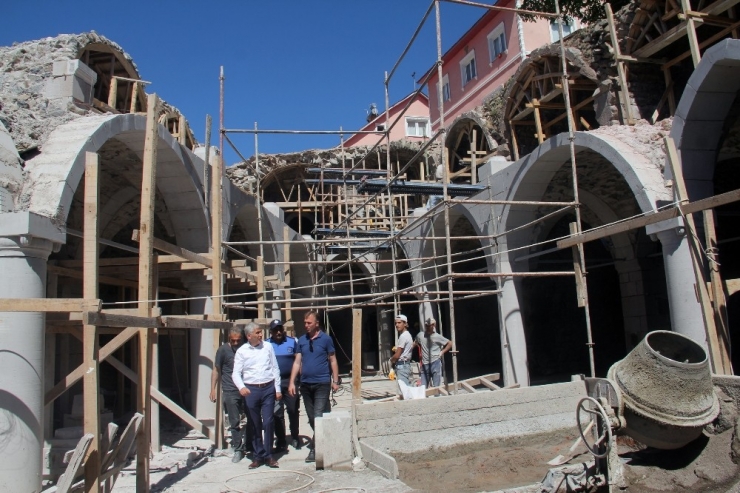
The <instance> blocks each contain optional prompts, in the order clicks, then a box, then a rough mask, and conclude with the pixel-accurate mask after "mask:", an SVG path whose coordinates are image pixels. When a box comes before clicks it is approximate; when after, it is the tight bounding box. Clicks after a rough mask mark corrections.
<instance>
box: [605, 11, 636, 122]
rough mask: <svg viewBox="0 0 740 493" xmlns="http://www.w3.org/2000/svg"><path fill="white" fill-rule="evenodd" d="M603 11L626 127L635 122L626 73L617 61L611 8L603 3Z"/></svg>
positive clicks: (617, 46) (617, 52) (621, 64)
mask: <svg viewBox="0 0 740 493" xmlns="http://www.w3.org/2000/svg"><path fill="white" fill-rule="evenodd" d="M604 9H605V10H606V20H607V22H608V23H609V36H610V37H611V40H612V45H613V48H614V55H615V56H616V64H617V74H618V76H619V85H620V88H619V99H620V102H621V103H622V111H623V114H624V120H625V121H624V123H626V124H627V125H634V124H635V120H634V118H632V103H631V101H630V92H629V86H628V85H627V73H626V71H625V68H624V62H623V61H621V60H620V59H619V56H620V55H621V54H622V53H621V51H620V49H619V38H618V37H617V29H616V25H615V23H614V13H613V12H612V7H611V5H609V4H608V3H604Z"/></svg>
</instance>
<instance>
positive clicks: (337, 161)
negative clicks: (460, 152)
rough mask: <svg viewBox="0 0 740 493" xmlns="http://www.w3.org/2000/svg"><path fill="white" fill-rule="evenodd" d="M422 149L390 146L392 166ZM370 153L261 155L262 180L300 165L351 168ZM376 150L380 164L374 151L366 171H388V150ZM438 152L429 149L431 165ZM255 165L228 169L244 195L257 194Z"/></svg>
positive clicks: (402, 143)
mask: <svg viewBox="0 0 740 493" xmlns="http://www.w3.org/2000/svg"><path fill="white" fill-rule="evenodd" d="M421 146H422V144H421V143H420V142H411V141H408V140H405V139H403V140H399V141H394V142H391V148H390V151H391V161H392V163H393V165H394V166H395V163H396V161H398V162H400V163H401V166H403V165H404V164H406V162H408V160H409V159H410V158H412V157H413V156H414V155H415V154H416V153H417V152H418V151H419V150H420V149H421ZM370 149H371V147H367V146H357V147H348V148H345V149H344V150H343V151H342V149H340V148H339V147H334V148H330V149H309V150H306V151H300V152H293V153H283V154H260V155H259V165H260V166H259V179H260V180H263V179H264V178H265V177H266V176H267V175H269V174H270V173H271V172H273V171H274V170H276V169H278V168H282V167H288V166H293V165H299V164H300V165H304V167H305V168H308V167H315V168H341V167H342V159H344V163H345V166H347V167H350V166H352V165H353V164H355V163H358V162H359V161H360V159H362V158H363V157H365V155H367V154H368V152H369V151H370ZM376 149H377V151H378V152H379V153H380V163H379V162H378V153H377V152H375V151H373V152H372V153H370V154H369V155H367V158H366V159H365V162H364V167H365V168H368V169H385V159H386V157H385V155H386V148H385V146H378V147H377V148H376ZM437 149H438V148H437V147H435V146H430V148H429V149H427V151H426V155H427V159H429V161H430V162H434V161H435V157H434V156H437V155H438V154H439V151H438V150H437ZM254 165H255V158H254V156H252V157H250V158H249V159H248V160H247V161H246V162H244V161H242V162H239V163H236V164H234V165H232V166H229V167H227V168H226V176H228V178H229V179H230V180H231V181H232V183H234V184H235V185H236V186H237V187H239V188H240V189H242V190H243V191H245V192H247V193H254V181H255V178H254V171H253V170H254V169H255V166H254Z"/></svg>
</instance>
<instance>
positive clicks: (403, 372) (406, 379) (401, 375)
mask: <svg viewBox="0 0 740 493" xmlns="http://www.w3.org/2000/svg"><path fill="white" fill-rule="evenodd" d="M396 378H397V379H398V381H399V382H403V383H405V384H406V385H411V362H409V361H397V362H396Z"/></svg>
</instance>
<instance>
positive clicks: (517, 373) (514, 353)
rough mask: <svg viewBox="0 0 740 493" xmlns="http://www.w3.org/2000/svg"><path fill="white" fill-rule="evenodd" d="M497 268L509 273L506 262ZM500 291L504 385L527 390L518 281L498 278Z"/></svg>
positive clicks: (524, 341)
mask: <svg viewBox="0 0 740 493" xmlns="http://www.w3.org/2000/svg"><path fill="white" fill-rule="evenodd" d="M499 268H500V271H501V272H511V266H510V265H509V262H508V260H504V259H501V264H500V267H499ZM499 289H501V291H502V292H501V293H500V294H499V298H498V307H499V319H500V320H499V330H500V333H501V336H500V337H501V352H502V355H501V356H502V358H501V361H502V366H503V378H504V385H512V384H515V383H518V384H519V385H521V386H522V387H526V386H529V362H528V360H527V341H526V338H525V337H524V323H523V322H522V313H521V310H520V309H519V297H518V296H517V291H518V290H520V289H521V282H520V281H517V280H513V279H504V278H501V279H500V281H499Z"/></svg>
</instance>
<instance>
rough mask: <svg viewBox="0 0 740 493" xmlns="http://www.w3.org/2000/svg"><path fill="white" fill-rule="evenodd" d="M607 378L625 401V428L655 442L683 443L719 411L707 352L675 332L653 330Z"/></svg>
mask: <svg viewBox="0 0 740 493" xmlns="http://www.w3.org/2000/svg"><path fill="white" fill-rule="evenodd" d="M607 378H608V379H609V380H611V381H612V382H613V383H614V386H615V387H616V390H617V391H618V392H619V393H620V394H621V397H622V400H623V402H624V416H623V417H624V420H625V422H626V428H625V430H624V431H625V432H626V433H627V434H628V435H630V436H632V437H633V438H634V439H636V440H638V441H640V442H642V443H644V444H645V445H648V446H651V447H655V448H660V449H676V448H680V447H683V446H684V445H686V444H688V443H689V442H691V441H693V440H695V439H696V438H698V437H699V435H700V434H701V431H702V428H703V427H704V426H705V425H707V424H708V423H710V422H712V421H713V420H714V418H716V417H717V415H718V414H719V400H718V399H717V396H716V394H715V393H714V388H713V386H712V374H711V370H710V368H709V361H708V359H707V354H706V352H705V351H704V349H703V348H702V347H701V346H699V345H698V344H697V343H695V342H694V341H693V340H691V339H689V338H688V337H685V336H683V335H681V334H678V333H676V332H669V331H655V332H650V333H649V334H648V335H646V336H645V338H644V339H643V340H642V342H640V344H638V345H637V346H636V347H635V349H633V350H632V351H631V352H630V353H629V354H628V355H627V356H626V357H625V358H624V359H623V360H621V361H618V362H617V363H615V364H614V365H613V366H612V367H611V368H610V369H609V373H608V376H607Z"/></svg>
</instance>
